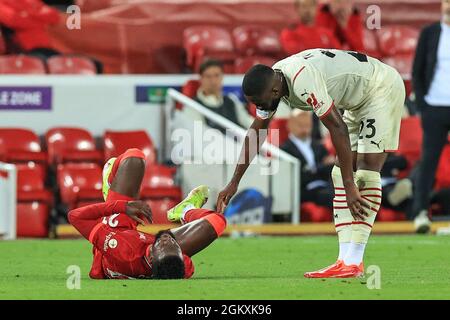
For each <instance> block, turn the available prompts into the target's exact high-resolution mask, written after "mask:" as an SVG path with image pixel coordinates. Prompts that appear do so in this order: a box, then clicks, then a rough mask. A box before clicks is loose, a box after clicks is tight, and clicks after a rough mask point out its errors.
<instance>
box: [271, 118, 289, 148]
mask: <svg viewBox="0 0 450 320" xmlns="http://www.w3.org/2000/svg"><path fill="white" fill-rule="evenodd" d="M287 122H288V119H285V118H275V119H272V121H270V124H269V132H268V137H267V140H268V141H269V142H270V143H271V144H273V145H275V146H277V147H278V146H281V145H282V144H283V143H284V142H285V141H286V140H287V139H288V136H289V132H288V129H287Z"/></svg>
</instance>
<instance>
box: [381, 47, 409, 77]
mask: <svg viewBox="0 0 450 320" xmlns="http://www.w3.org/2000/svg"><path fill="white" fill-rule="evenodd" d="M413 61H414V53H401V54H395V55H393V56H389V57H385V58H384V59H383V62H384V63H386V64H388V65H390V66H391V67H393V68H395V69H396V70H397V71H398V72H399V73H400V74H401V75H402V77H403V78H410V76H411V73H412V66H413Z"/></svg>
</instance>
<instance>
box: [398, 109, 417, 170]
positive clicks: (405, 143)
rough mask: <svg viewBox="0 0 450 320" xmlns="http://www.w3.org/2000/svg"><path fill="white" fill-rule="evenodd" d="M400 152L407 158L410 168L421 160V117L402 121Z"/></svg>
mask: <svg viewBox="0 0 450 320" xmlns="http://www.w3.org/2000/svg"><path fill="white" fill-rule="evenodd" d="M399 141H400V142H399V149H398V152H399V153H400V154H402V155H403V156H405V158H406V159H407V160H408V163H409V165H410V167H413V166H414V164H415V163H416V162H417V160H419V159H420V155H421V149H422V126H421V124H420V119H419V117H408V118H405V119H402V122H401V127H400V139H399Z"/></svg>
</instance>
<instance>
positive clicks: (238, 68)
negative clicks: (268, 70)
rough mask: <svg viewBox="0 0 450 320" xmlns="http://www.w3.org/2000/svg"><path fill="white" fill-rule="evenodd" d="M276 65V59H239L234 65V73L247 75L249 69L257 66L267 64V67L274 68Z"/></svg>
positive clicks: (258, 57) (257, 57)
mask: <svg viewBox="0 0 450 320" xmlns="http://www.w3.org/2000/svg"><path fill="white" fill-rule="evenodd" d="M274 63H275V59H273V58H270V57H261V56H256V57H240V58H237V59H236V61H235V63H234V73H242V74H243V73H246V72H247V70H248V69H250V68H251V67H253V66H254V65H255V64H265V65H266V66H270V67H271V66H272V65H273V64H274Z"/></svg>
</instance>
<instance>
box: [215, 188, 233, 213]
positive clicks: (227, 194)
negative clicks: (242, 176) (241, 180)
mask: <svg viewBox="0 0 450 320" xmlns="http://www.w3.org/2000/svg"><path fill="white" fill-rule="evenodd" d="M237 189H238V185H237V184H236V183H233V182H230V183H229V184H228V185H227V186H226V187H225V188H224V189H223V190H222V191H221V192H220V193H219V196H218V197H217V203H216V207H217V212H220V213H223V212H224V211H225V208H226V207H227V205H228V203H229V202H230V200H231V198H232V197H233V196H234V195H235V194H236V192H237Z"/></svg>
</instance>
